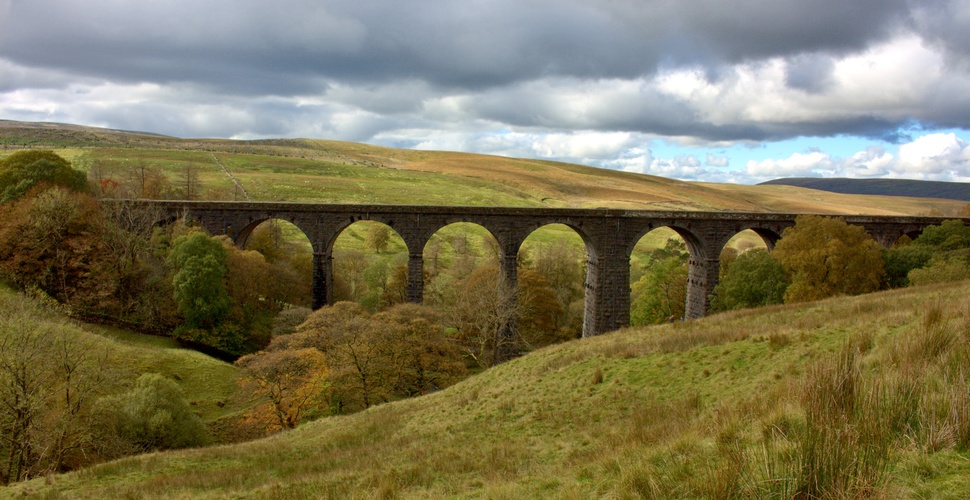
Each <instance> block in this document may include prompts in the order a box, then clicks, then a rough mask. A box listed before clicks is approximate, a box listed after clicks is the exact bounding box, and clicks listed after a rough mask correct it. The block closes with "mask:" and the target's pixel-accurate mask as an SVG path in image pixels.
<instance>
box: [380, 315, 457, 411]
mask: <svg viewBox="0 0 970 500" xmlns="http://www.w3.org/2000/svg"><path fill="white" fill-rule="evenodd" d="M374 320H375V321H377V322H378V323H381V324H383V325H389V326H392V327H391V328H388V329H387V331H386V332H385V334H384V335H383V336H382V337H381V339H379V340H380V341H381V343H382V344H383V346H384V349H385V351H386V353H387V354H388V358H389V359H390V360H391V361H392V366H393V370H394V392H395V393H396V394H399V395H402V396H416V395H419V394H424V393H427V392H432V391H436V390H439V389H442V388H444V387H448V386H449V385H451V384H453V383H455V382H457V381H458V380H461V379H462V378H464V377H465V375H466V374H467V371H466V369H465V364H464V362H463V360H462V356H461V353H460V352H459V351H458V349H457V348H456V346H455V345H454V343H453V342H452V341H451V339H450V338H448V335H447V334H446V333H445V329H444V327H443V326H442V325H441V315H440V314H438V313H437V312H435V311H434V310H433V309H431V308H429V307H425V306H422V305H418V304H410V303H402V304H397V305H395V306H393V307H391V308H389V309H387V310H386V311H383V312H381V313H379V314H377V315H375V316H374ZM393 325H398V326H400V328H393Z"/></svg>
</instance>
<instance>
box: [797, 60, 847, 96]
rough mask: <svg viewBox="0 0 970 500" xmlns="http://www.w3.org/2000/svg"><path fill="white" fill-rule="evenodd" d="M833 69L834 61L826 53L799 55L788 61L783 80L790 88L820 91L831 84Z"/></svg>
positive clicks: (813, 91) (812, 91) (811, 91)
mask: <svg viewBox="0 0 970 500" xmlns="http://www.w3.org/2000/svg"><path fill="white" fill-rule="evenodd" d="M834 69H835V62H834V61H833V60H832V58H831V57H829V56H827V55H823V54H805V55H799V56H796V57H794V58H792V60H790V61H789V62H788V65H787V68H786V74H785V82H786V83H787V84H788V86H789V87H792V88H796V89H800V90H804V91H805V92H809V93H820V92H823V91H825V90H826V89H828V88H829V87H830V86H831V84H832V70H834Z"/></svg>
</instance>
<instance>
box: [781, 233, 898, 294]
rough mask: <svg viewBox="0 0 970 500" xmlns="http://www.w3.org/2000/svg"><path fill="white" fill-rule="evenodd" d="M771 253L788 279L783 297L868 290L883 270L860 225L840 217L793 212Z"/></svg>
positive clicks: (877, 283) (877, 251) (875, 246)
mask: <svg viewBox="0 0 970 500" xmlns="http://www.w3.org/2000/svg"><path fill="white" fill-rule="evenodd" d="M774 256H775V258H776V259H778V262H779V263H781V266H782V268H783V269H784V270H785V274H786V275H787V276H788V277H789V279H790V280H791V285H789V286H788V289H787V290H786V291H785V302H805V301H810V300H818V299H822V298H825V297H832V296H835V295H858V294H861V293H867V292H872V291H875V290H878V289H879V286H880V284H881V282H882V276H883V273H884V264H883V260H882V255H881V253H880V249H879V244H878V243H876V242H875V240H873V239H872V238H871V237H870V236H869V235H868V234H867V233H866V231H865V229H863V228H862V227H860V226H851V225H849V224H846V223H845V221H844V220H842V219H840V218H833V217H821V216H815V215H800V216H798V218H796V219H795V225H794V226H793V227H790V228H788V229H786V230H785V231H784V233H783V234H782V238H781V240H779V241H778V244H777V245H776V246H775V250H774Z"/></svg>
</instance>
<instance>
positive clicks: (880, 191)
mask: <svg viewBox="0 0 970 500" xmlns="http://www.w3.org/2000/svg"><path fill="white" fill-rule="evenodd" d="M766 184H769V185H779V184H780V185H785V186H797V187H803V188H809V189H818V190H821V191H828V192H831V193H841V194H867V195H880V196H907V197H911V198H943V199H948V200H960V201H970V183H965V182H939V181H915V180H909V179H844V178H835V179H819V178H812V177H792V178H790V179H775V180H773V181H768V182H762V183H761V184H759V186H763V185H766Z"/></svg>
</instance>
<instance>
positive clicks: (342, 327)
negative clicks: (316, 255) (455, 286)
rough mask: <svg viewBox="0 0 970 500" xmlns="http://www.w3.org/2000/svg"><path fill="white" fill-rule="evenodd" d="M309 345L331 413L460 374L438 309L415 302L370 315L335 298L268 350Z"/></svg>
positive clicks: (361, 406)
mask: <svg viewBox="0 0 970 500" xmlns="http://www.w3.org/2000/svg"><path fill="white" fill-rule="evenodd" d="M311 347H312V348H314V349H316V350H318V351H319V352H321V353H323V355H324V357H325V358H326V362H327V366H328V368H329V372H328V376H329V381H330V389H331V392H330V402H331V407H332V408H333V411H334V412H336V413H346V412H353V411H357V410H362V409H364V408H367V407H368V406H371V405H373V404H376V403H381V402H386V401H390V400H391V399H394V398H398V397H407V396H412V395H416V394H422V393H425V392H429V391H433V390H437V389H440V388H443V387H446V386H448V385H450V384H452V383H454V382H456V381H457V380H459V379H460V378H462V377H463V376H464V375H465V367H464V363H463V360H462V356H461V353H460V352H459V351H458V350H457V349H456V348H455V346H454V345H453V344H452V342H451V339H450V338H449V337H448V335H446V333H445V331H444V328H443V327H442V326H441V323H440V316H439V315H438V313H436V312H434V311H433V310H431V309H430V308H427V307H424V306H420V305H417V304H398V305H396V306H393V307H391V308H390V309H388V310H386V311H383V312H381V313H379V314H376V315H373V316H371V315H369V314H368V313H367V311H365V310H364V309H363V308H362V307H361V306H360V305H359V304H357V303H354V302H338V303H337V304H334V305H333V306H328V307H323V308H320V309H319V310H317V311H316V312H314V313H313V314H312V315H310V317H309V318H307V321H305V322H304V323H303V324H302V325H300V326H299V327H298V328H297V331H296V332H295V333H293V334H291V335H283V336H281V337H277V338H276V339H274V340H273V342H272V343H271V344H270V346H269V347H268V350H270V351H274V350H298V349H304V348H311Z"/></svg>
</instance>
